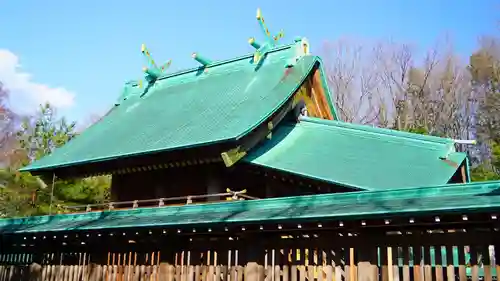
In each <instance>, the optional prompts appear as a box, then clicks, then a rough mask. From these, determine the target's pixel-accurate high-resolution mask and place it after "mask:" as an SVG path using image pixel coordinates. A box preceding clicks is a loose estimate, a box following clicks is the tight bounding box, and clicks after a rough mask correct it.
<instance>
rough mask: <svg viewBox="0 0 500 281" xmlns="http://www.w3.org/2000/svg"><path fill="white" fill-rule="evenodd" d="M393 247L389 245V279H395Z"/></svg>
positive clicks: (389, 280)
mask: <svg viewBox="0 0 500 281" xmlns="http://www.w3.org/2000/svg"><path fill="white" fill-rule="evenodd" d="M392 261H393V259H392V247H387V276H388V278H387V280H388V281H394V268H393V266H392V265H393V264H392Z"/></svg>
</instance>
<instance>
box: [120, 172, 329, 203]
mask: <svg viewBox="0 0 500 281" xmlns="http://www.w3.org/2000/svg"><path fill="white" fill-rule="evenodd" d="M290 179H291V176H290V175H286V174H280V173H279V172H272V171H269V172H267V171H265V170H263V169H259V168H255V167H250V166H249V165H246V164H244V163H239V164H238V165H236V166H235V167H231V168H227V167H225V166H224V164H223V163H212V164H206V165H196V166H186V167H179V168H170V169H163V170H152V171H144V172H137V173H130V174H124V175H113V179H112V186H111V197H112V199H111V200H112V201H114V202H119V201H133V200H146V199H158V198H169V197H177V196H188V195H205V194H209V193H212V194H213V193H217V192H216V191H217V190H218V192H219V193H224V192H226V188H229V189H231V190H232V191H240V190H243V189H246V190H247V194H248V195H251V196H254V197H258V198H268V197H282V196H293V195H303V194H314V193H320V192H319V191H318V189H317V186H315V185H314V182H313V181H311V180H307V179H299V178H298V179H296V180H295V181H293V182H295V183H296V186H295V185H294V184H291V181H290ZM299 183H300V186H299ZM209 185H211V186H212V188H209ZM216 185H219V188H218V189H217V188H214V187H215V186H216ZM323 185H325V184H324V183H323ZM332 188H334V187H332ZM332 191H334V190H333V189H324V190H323V192H332ZM221 200H224V198H221Z"/></svg>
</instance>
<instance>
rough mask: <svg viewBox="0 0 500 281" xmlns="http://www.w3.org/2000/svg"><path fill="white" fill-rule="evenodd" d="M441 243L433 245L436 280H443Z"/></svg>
mask: <svg viewBox="0 0 500 281" xmlns="http://www.w3.org/2000/svg"><path fill="white" fill-rule="evenodd" d="M441 251H442V249H441V245H437V246H434V257H435V259H436V260H435V262H436V281H443V279H444V278H443V255H442V252H441Z"/></svg>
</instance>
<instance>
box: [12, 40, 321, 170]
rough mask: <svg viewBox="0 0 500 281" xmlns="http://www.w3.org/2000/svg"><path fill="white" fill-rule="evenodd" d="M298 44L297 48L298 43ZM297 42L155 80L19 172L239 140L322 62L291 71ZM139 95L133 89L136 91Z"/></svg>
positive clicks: (303, 62)
mask: <svg viewBox="0 0 500 281" xmlns="http://www.w3.org/2000/svg"><path fill="white" fill-rule="evenodd" d="M295 44H299V43H295ZM296 52H297V49H296V48H295V47H294V45H289V46H284V47H279V48H277V49H275V50H274V51H271V52H270V53H269V54H268V55H267V57H266V59H265V60H264V62H263V64H262V65H261V66H260V65H256V64H253V63H252V61H251V60H252V55H248V56H244V57H241V58H236V59H233V60H229V61H223V62H215V63H212V64H210V66H209V67H207V68H206V71H203V70H200V69H193V70H188V71H184V72H180V73H176V74H171V75H167V76H165V77H160V78H159V79H158V80H157V81H156V83H155V84H154V86H153V87H152V88H151V89H150V90H149V91H148V92H147V94H146V95H144V96H142V97H141V96H140V94H137V93H131V94H130V93H129V94H128V98H127V99H126V100H123V101H120V105H118V106H116V107H115V108H114V109H113V110H112V111H111V112H110V113H109V114H108V115H107V116H105V117H104V118H103V119H102V120H101V121H100V122H98V123H96V124H95V125H93V126H91V127H90V128H88V129H87V130H86V131H84V132H83V133H82V134H81V135H79V136H78V137H76V138H75V139H73V140H72V141H70V142H69V143H68V144H66V145H64V146H63V147H61V148H59V149H57V150H56V151H54V152H53V153H52V154H51V155H48V156H46V157H44V158H43V159H41V160H39V161H36V162H34V163H33V164H31V165H29V166H27V167H25V168H24V169H22V170H23V171H35V170H44V169H54V168H57V167H63V166H71V165H76V164H83V163H90V162H98V161H104V160H110V159H115V158H119V157H123V156H133V155H140V154H146V153H151V152H159V151H167V150H174V149H179V148H188V147H194V146H200V145H206V144H212V143H216V142H221V141H228V140H233V139H237V138H240V137H242V136H244V135H245V134H247V133H248V132H250V131H251V130H252V129H253V128H255V127H256V126H258V125H259V124H260V123H262V122H263V121H264V120H265V119H266V118H267V117H269V116H270V115H271V114H272V113H273V112H275V111H276V110H278V109H279V107H280V106H281V105H283V104H284V103H285V101H287V100H288V99H289V98H290V97H291V96H292V94H293V93H294V92H295V90H296V89H297V88H298V87H299V86H300V84H301V83H302V81H303V80H304V79H305V78H306V76H307V75H308V74H309V73H310V72H311V70H312V69H313V67H314V66H315V65H316V63H319V59H318V58H317V57H315V56H304V57H302V58H301V59H300V60H299V61H298V62H297V63H296V64H295V65H294V66H293V70H292V71H287V68H286V67H285V66H286V64H287V61H289V60H291V59H293V58H295V57H296ZM136 92H137V91H136Z"/></svg>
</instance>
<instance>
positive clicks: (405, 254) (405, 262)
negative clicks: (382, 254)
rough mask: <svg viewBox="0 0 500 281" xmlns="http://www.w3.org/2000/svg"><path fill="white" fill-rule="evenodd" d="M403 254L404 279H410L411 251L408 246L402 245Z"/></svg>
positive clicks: (408, 280) (405, 280) (404, 280)
mask: <svg viewBox="0 0 500 281" xmlns="http://www.w3.org/2000/svg"><path fill="white" fill-rule="evenodd" d="M402 254H403V281H410V251H409V248H408V246H406V245H405V246H404V247H402Z"/></svg>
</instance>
